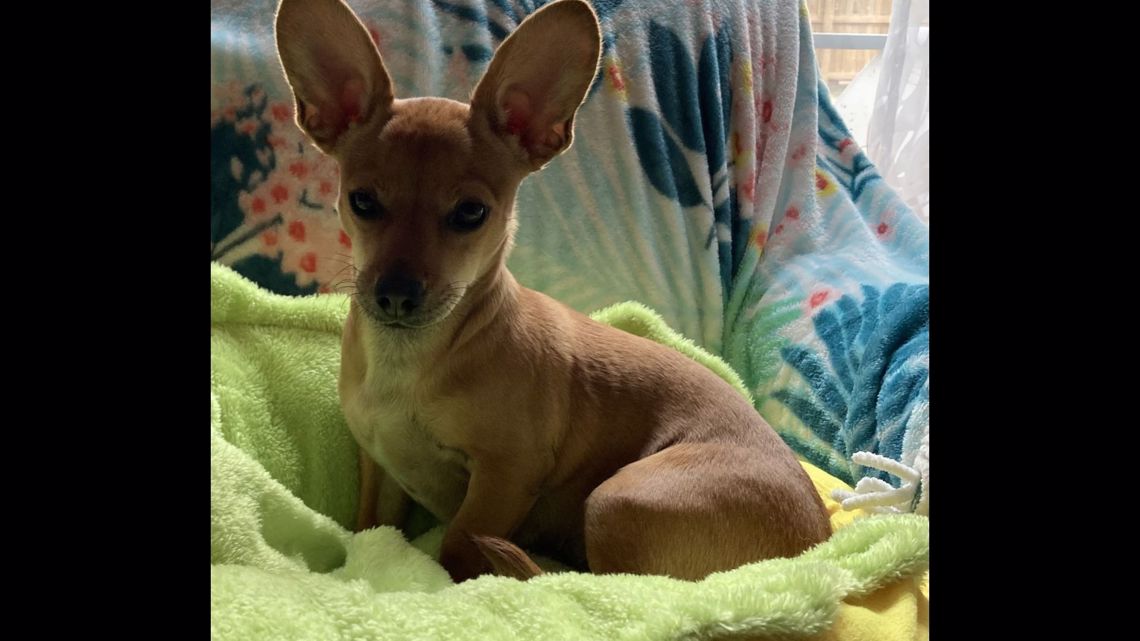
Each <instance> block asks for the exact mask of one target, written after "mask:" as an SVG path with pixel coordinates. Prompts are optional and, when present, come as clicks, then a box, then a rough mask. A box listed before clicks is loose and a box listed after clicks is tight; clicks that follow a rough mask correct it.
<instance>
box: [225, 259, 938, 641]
mask: <svg viewBox="0 0 1140 641" xmlns="http://www.w3.org/2000/svg"><path fill="white" fill-rule="evenodd" d="M211 281H212V282H211V324H212V328H211V346H212V352H211V377H210V378H211V380H210V383H211V394H210V428H211V430H210V443H211V457H210V479H211V485H210V496H211V503H210V560H211V567H210V580H211V637H212V638H213V639H234V640H240V641H253V640H256V639H342V638H343V639H350V638H351V639H504V640H506V639H510V640H514V639H599V640H601V639H630V640H634V639H639V640H640V639H646V640H648V639H680V638H686V639H711V638H738V637H741V636H742V635H743V636H748V637H754V636H778V637H782V638H798V637H805V636H809V635H812V634H815V633H818V632H821V631H823V630H825V629H827V628H828V626H829V625H830V624H831V622H832V621H833V619H834V618H835V616H836V613H837V611H838V608H839V604H840V602H841V601H842V600H843V599H844V598H848V597H856V596H862V595H866V594H870V593H871V592H874V591H875V590H877V589H878V588H880V587H883V586H885V585H887V584H889V583H891V582H893V581H895V580H897V579H900V578H903V577H909V576H915V575H917V574H919V573H921V572H922V571H923V570H924V569H925V568H926V564H927V555H928V533H927V520H926V518H924V517H918V516H912V515H899V516H883V517H876V518H869V519H863V520H859V521H857V522H855V523H854V524H852V525H850V526H848V527H846V528H844V529H842V530H839V531H838V532H837V533H836V534H835V535H834V536H832V538H831V539H830V540H829V541H827V542H826V543H824V544H822V545H820V546H818V547H816V548H814V549H812V550H810V551H808V552H806V553H805V554H803V555H801V556H800V557H798V558H795V559H777V560H771V561H765V562H761V563H755V564H751V565H747V566H744V567H741V568H738V569H736V570H733V571H731V572H724V573H719V574H716V575H713V576H710V577H709V578H707V579H705V580H704V581H701V582H696V583H691V582H683V581H676V580H673V579H669V578H665V577H643V576H627V575H610V576H594V575H589V574H579V573H574V572H560V573H552V574H547V575H544V576H541V577H537V578H535V579H532V580H530V581H527V582H525V583H524V582H519V581H515V580H513V579H505V578H500V577H493V576H487V577H482V578H480V579H477V580H474V581H468V582H466V583H463V584H461V585H458V586H456V585H453V584H452V583H451V580H450V579H449V578H448V575H447V573H446V572H445V571H444V570H443V568H442V567H440V566H439V565H438V564H437V563H436V562H435V561H434V560H433V555H434V554H435V553H436V552H437V551H438V547H439V541H440V538H441V533H442V529H441V527H439V526H434V527H432V526H433V524H431V523H426V522H421V524H420V526H419V528H418V529H419V530H426V531H425V532H424V533H423V534H422V535H420V536H418V537H417V538H416V540H415V541H413V542H412V543H409V542H408V541H406V540H405V538H404V536H403V535H402V534H401V533H400V532H399V531H397V530H395V529H392V528H377V529H375V530H370V531H368V532H363V533H360V534H356V535H353V534H352V533H351V532H350V531H349V530H348V529H346V528H347V527H349V526H350V525H351V523H352V521H353V518H354V510H355V506H356V502H357V494H358V488H357V481H358V477H357V474H358V472H357V468H356V451H357V450H356V445H355V443H354V442H353V441H352V437H351V436H350V434H349V432H348V428H347V426H346V425H345V423H344V419H343V418H342V417H341V414H340V410H339V407H338V404H337V393H336V379H337V372H338V367H339V358H340V352H339V349H340V347H339V344H340V331H341V324H342V323H343V320H344V317H345V314H346V313H347V311H348V301H347V300H346V299H345V298H344V297H341V296H317V297H309V298H289V297H284V296H277V295H274V294H270V293H267V292H265V291H262V290H260V289H258V288H257V287H256V286H255V285H253V284H252V283H250V282H249V281H246V280H245V279H244V278H242V277H241V276H238V275H237V274H236V273H234V272H232V271H230V270H229V269H228V268H226V267H222V266H220V265H217V264H213V265H212V266H211ZM595 317H596V318H598V319H599V320H601V321H602V322H608V323H610V324H612V325H615V326H617V327H620V328H622V329H624V330H626V331H631V332H635V333H638V334H641V335H645V336H647V337H649V338H652V339H654V340H658V341H660V342H662V343H665V344H669V345H672V346H674V347H677V348H678V349H680V350H681V351H683V352H685V353H687V354H689V355H690V356H692V357H693V358H696V359H697V360H699V361H701V362H702V363H705V364H706V365H708V366H709V367H710V368H712V369H713V370H714V371H716V372H717V373H718V374H720V375H722V376H724V377H725V378H726V379H727V380H729V381H730V382H731V383H733V384H734V385H736V386H737V388H738V389H740V390H741V393H744V394H746V395H747V392H746V391H745V390H744V387H743V385H741V384H740V379H739V378H738V377H736V374H735V373H734V372H733V371H732V370H731V368H729V367H728V366H727V365H725V364H724V362H723V361H721V360H720V359H718V358H716V357H714V356H711V355H709V354H708V353H707V352H704V351H702V350H700V349H699V348H697V347H696V346H694V345H692V344H691V343H688V342H687V341H685V340H684V339H682V338H681V337H680V336H679V335H677V334H676V333H674V332H672V331H671V330H670V329H669V328H668V327H667V326H665V324H664V322H662V321H661V320H660V318H659V317H657V316H656V315H655V314H654V313H653V312H651V311H650V310H648V309H647V308H645V307H643V306H640V305H636V304H624V305H619V306H616V307H613V308H610V309H608V310H604V311H603V312H599V313H598V314H596V315H595Z"/></svg>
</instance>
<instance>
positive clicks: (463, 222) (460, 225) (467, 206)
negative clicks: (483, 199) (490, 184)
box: [447, 201, 487, 231]
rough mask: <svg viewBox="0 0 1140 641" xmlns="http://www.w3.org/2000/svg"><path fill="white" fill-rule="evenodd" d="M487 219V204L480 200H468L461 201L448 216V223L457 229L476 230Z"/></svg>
mask: <svg viewBox="0 0 1140 641" xmlns="http://www.w3.org/2000/svg"><path fill="white" fill-rule="evenodd" d="M485 220H487V206H486V205H484V204H483V203H480V202H475V201H467V202H464V203H459V205H458V206H456V208H455V209H454V210H452V212H451V215H449V216H448V217H447V224H448V225H450V226H451V228H452V229H454V230H456V231H474V230H475V229H478V228H479V226H480V225H482V224H483V221H485Z"/></svg>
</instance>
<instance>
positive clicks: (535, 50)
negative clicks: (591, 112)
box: [471, 0, 601, 170]
mask: <svg viewBox="0 0 1140 641" xmlns="http://www.w3.org/2000/svg"><path fill="white" fill-rule="evenodd" d="M600 57H601V34H600V32H599V29H598V19H597V17H596V16H595V15H594V10H593V9H592V8H590V5H589V4H587V3H586V2H584V1H583V0H558V1H557V2H552V3H550V4H548V5H546V6H545V7H543V8H541V9H539V10H538V11H536V12H534V13H533V14H531V15H530V16H529V17H528V18H527V19H526V20H523V22H522V24H520V25H519V26H518V28H517V29H515V31H514V33H512V34H511V35H510V36H509V37H508V38H507V39H506V40H504V41H503V44H501V45H499V49H498V50H497V51H496V52H495V57H494V58H493V59H492V60H491V65H490V66H489V67H488V68H487V72H486V73H485V74H483V79H482V80H480V81H479V86H477V87H476V88H475V93H474V95H473V97H472V99H471V115H472V118H473V122H474V124H475V126H476V127H478V128H481V127H482V126H484V125H485V126H489V127H490V130H491V133H492V134H493V135H495V136H498V137H500V138H502V139H504V140H505V141H506V143H507V144H508V146H510V147H511V148H512V149H513V150H514V151H515V153H517V154H518V155H519V158H520V160H522V161H523V163H524V164H525V165H526V166H527V167H528V168H530V169H532V170H533V169H539V168H541V167H542V166H543V165H544V164H546V163H547V162H549V161H550V160H551V159H552V158H554V157H555V156H557V155H558V154H560V153H562V152H563V151H565V150H566V149H567V148H568V147H570V143H571V142H572V140H573V135H574V114H575V113H577V111H578V107H579V106H581V104H582V101H583V100H585V98H586V92H587V91H589V89H590V83H591V82H593V80H594V76H595V74H596V73H597V69H598V59H599V58H600Z"/></svg>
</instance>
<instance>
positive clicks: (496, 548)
mask: <svg viewBox="0 0 1140 641" xmlns="http://www.w3.org/2000/svg"><path fill="white" fill-rule="evenodd" d="M471 540H472V542H474V543H475V547H477V548H479V551H480V552H482V553H483V556H484V557H486V559H487V560H488V561H490V562H491V567H492V568H494V569H495V574H497V575H498V576H508V577H511V578H515V579H518V580H519V581H526V580H527V579H529V578H531V577H535V576H538V575H540V574H543V571H542V568H540V567H538V564H537V563H535V562H534V561H533V560H531V558H530V557H529V556H527V554H526V552H523V551H522V550H521V549H519V547H518V546H517V545H515V544H514V543H511V542H510V541H507V540H505V539H500V538H498V537H494V536H474V535H472V537H471Z"/></svg>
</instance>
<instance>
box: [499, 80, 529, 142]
mask: <svg viewBox="0 0 1140 641" xmlns="http://www.w3.org/2000/svg"><path fill="white" fill-rule="evenodd" d="M503 111H505V112H506V113H507V133H509V134H511V135H512V136H518V137H519V142H520V143H522V145H523V146H524V147H526V146H527V144H528V139H529V138H530V135H529V134H530V124H531V123H530V121H531V118H533V117H534V114H532V113H531V108H530V97H529V96H527V95H526V94H525V93H523V92H521V91H518V90H510V91H507V93H506V95H505V96H503Z"/></svg>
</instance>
